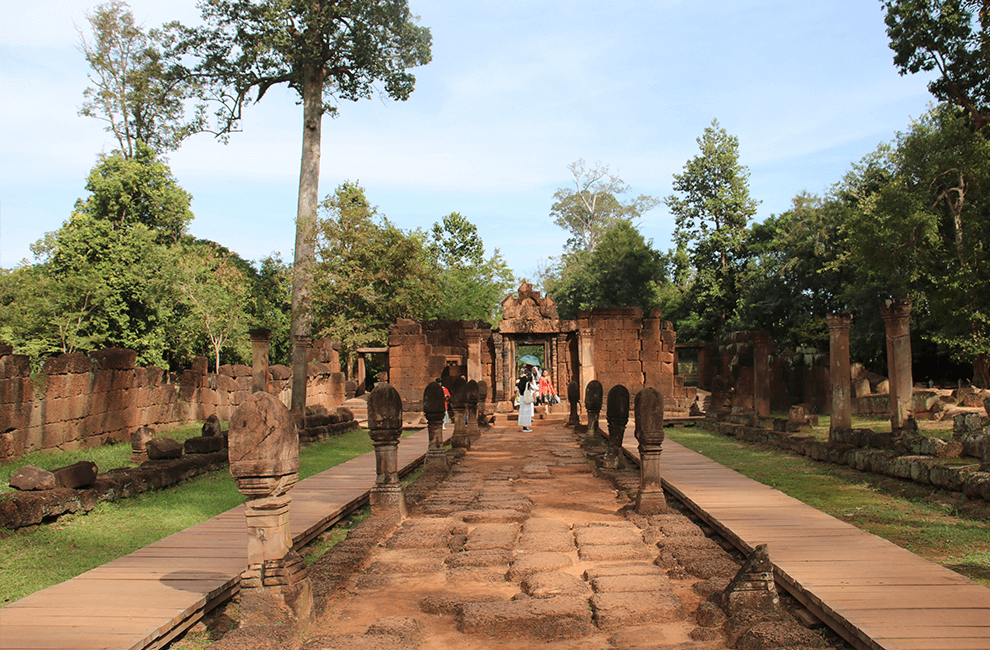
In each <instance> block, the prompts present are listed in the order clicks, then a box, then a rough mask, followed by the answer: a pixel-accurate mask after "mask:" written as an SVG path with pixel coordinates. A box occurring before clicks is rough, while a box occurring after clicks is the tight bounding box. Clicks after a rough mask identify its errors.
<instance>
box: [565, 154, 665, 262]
mask: <svg viewBox="0 0 990 650" xmlns="http://www.w3.org/2000/svg"><path fill="white" fill-rule="evenodd" d="M567 169H569V170H570V172H571V175H572V176H573V177H574V178H573V183H574V189H570V188H563V187H562V188H560V189H558V190H557V191H556V192H555V193H554V195H553V198H554V200H555V201H554V204H553V206H552V207H551V208H550V216H551V217H552V218H553V222H554V223H555V224H557V225H558V226H560V227H561V228H563V229H564V230H567V231H569V232H570V233H571V238H570V239H569V240H568V242H567V244H568V246H569V247H570V248H572V249H578V248H582V249H584V250H587V251H589V252H592V251H594V250H595V247H596V246H597V245H598V242H599V240H600V239H601V236H602V233H604V232H605V230H607V229H608V228H609V227H610V226H611V225H612V224H614V223H617V222H618V221H620V220H622V219H625V220H630V221H631V220H634V219H638V218H639V217H641V216H642V215H643V214H644V213H646V212H648V211H650V210H652V209H653V208H654V207H656V206H657V205H658V204H659V203H660V201H659V200H658V199H655V198H654V197H652V196H647V195H645V194H641V195H639V196H638V197H636V198H635V199H632V200H630V201H628V202H626V203H622V202H621V201H619V199H618V198H617V197H618V196H619V195H620V194H626V193H627V192H629V190H630V187H629V185H627V184H626V183H625V181H623V180H622V179H621V178H619V176H618V174H613V173H612V172H610V171H609V168H608V165H603V164H602V163H600V162H598V163H595V164H594V165H593V166H590V167H589V166H588V165H587V164H586V163H585V162H584V159H580V160H578V161H577V162H573V163H571V164H570V165H568V166H567Z"/></svg>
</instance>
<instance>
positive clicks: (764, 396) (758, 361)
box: [753, 332, 770, 418]
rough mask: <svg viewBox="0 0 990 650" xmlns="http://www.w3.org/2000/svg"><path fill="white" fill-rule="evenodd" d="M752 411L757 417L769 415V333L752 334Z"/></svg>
mask: <svg viewBox="0 0 990 650" xmlns="http://www.w3.org/2000/svg"><path fill="white" fill-rule="evenodd" d="M753 411H754V412H755V414H756V417H758V418H768V417H770V334H769V333H768V332H754V334H753Z"/></svg>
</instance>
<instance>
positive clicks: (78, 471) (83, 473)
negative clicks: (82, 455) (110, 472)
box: [52, 460, 97, 489]
mask: <svg viewBox="0 0 990 650" xmlns="http://www.w3.org/2000/svg"><path fill="white" fill-rule="evenodd" d="M52 474H54V475H55V482H56V483H58V485H59V486H60V487H64V488H69V489H78V488H81V487H87V486H89V485H92V484H93V481H95V480H96V475H97V469H96V463H94V462H92V461H88V460H81V461H79V462H78V463H73V464H72V465H66V466H65V467H60V468H58V469H56V470H54V471H52Z"/></svg>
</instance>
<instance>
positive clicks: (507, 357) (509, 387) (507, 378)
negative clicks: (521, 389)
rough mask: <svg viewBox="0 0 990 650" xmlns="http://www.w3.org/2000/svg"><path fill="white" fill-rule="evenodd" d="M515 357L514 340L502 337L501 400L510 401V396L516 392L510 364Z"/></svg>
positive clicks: (514, 375) (513, 374)
mask: <svg viewBox="0 0 990 650" xmlns="http://www.w3.org/2000/svg"><path fill="white" fill-rule="evenodd" d="M515 358H516V342H515V341H513V340H512V339H509V338H505V337H503V338H502V384H501V386H502V398H501V401H503V402H511V401H512V396H513V395H515V394H516V386H515V381H516V373H515V369H514V368H513V367H512V364H513V362H514V360H515Z"/></svg>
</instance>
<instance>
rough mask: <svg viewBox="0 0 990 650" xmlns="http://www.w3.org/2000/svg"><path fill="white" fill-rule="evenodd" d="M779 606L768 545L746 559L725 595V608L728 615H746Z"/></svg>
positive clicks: (723, 601) (762, 546)
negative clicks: (744, 613)
mask: <svg viewBox="0 0 990 650" xmlns="http://www.w3.org/2000/svg"><path fill="white" fill-rule="evenodd" d="M779 604H780V598H779V597H778V596H777V585H776V583H775V582H774V578H773V563H772V562H770V554H769V553H768V551H767V545H766V544H760V545H759V546H757V547H756V548H755V549H753V552H752V554H750V556H749V557H748V558H746V562H745V563H743V565H742V567H741V568H740V569H739V572H738V573H737V574H736V577H734V578H733V579H732V581H731V582H730V583H729V586H728V587H726V588H725V591H723V592H722V608H723V609H724V610H725V612H726V614H728V615H729V616H735V615H737V614H740V613H743V612H752V611H754V610H755V611H757V612H773V611H776V610H777V609H778V607H779Z"/></svg>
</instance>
